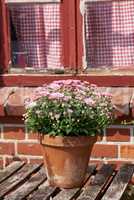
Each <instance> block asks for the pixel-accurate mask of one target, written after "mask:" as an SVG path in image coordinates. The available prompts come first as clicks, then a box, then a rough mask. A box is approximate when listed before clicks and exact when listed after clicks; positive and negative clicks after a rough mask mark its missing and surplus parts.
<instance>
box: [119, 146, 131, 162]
mask: <svg viewBox="0 0 134 200" xmlns="http://www.w3.org/2000/svg"><path fill="white" fill-rule="evenodd" d="M121 158H127V159H134V145H122V146H121Z"/></svg>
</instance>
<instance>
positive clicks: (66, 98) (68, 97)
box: [63, 96, 71, 101]
mask: <svg viewBox="0 0 134 200" xmlns="http://www.w3.org/2000/svg"><path fill="white" fill-rule="evenodd" d="M70 99H71V96H65V97H64V99H63V100H64V101H69V100H70Z"/></svg>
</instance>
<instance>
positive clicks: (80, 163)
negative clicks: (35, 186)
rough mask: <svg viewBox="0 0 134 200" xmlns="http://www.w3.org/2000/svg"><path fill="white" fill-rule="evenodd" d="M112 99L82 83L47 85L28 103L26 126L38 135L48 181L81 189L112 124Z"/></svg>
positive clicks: (69, 82)
mask: <svg viewBox="0 0 134 200" xmlns="http://www.w3.org/2000/svg"><path fill="white" fill-rule="evenodd" d="M112 113H113V106H112V103H111V95H109V94H106V93H101V92H100V91H99V89H98V87H97V86H96V85H89V83H88V82H85V81H80V80H59V81H54V82H52V83H50V84H44V85H43V86H42V87H39V88H37V89H36V90H35V92H34V94H33V96H32V97H31V98H29V99H28V100H27V101H26V113H25V122H26V125H27V127H28V129H29V130H30V131H32V132H38V133H39V135H40V136H41V137H40V141H41V146H42V150H43V156H44V162H45V167H46V172H47V176H48V181H49V183H50V184H51V185H56V186H59V187H63V188H72V187H78V186H80V185H81V184H82V183H83V181H84V178H85V174H86V170H87V167H88V161H89V157H90V154H91V150H92V147H93V145H94V143H95V142H96V140H97V135H98V134H99V133H102V131H103V129H104V128H105V127H106V126H108V125H109V124H110V123H111V122H112V118H113V117H112V116H113V114H112Z"/></svg>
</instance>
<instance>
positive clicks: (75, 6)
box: [0, 0, 134, 87]
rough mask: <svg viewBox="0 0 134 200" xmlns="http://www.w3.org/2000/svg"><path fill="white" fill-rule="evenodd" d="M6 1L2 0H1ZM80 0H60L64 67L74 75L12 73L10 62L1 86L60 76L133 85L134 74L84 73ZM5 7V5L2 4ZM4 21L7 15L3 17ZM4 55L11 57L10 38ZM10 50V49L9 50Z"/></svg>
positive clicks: (36, 83) (38, 82) (0, 77)
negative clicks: (9, 67)
mask: <svg viewBox="0 0 134 200" xmlns="http://www.w3.org/2000/svg"><path fill="white" fill-rule="evenodd" d="M0 1H3V0H0ZM80 1H81V0H61V15H62V20H61V26H62V28H63V30H64V39H63V40H64V47H63V55H64V58H63V60H64V66H65V67H66V68H68V67H69V68H71V69H73V70H74V73H73V74H63V75H51V74H9V73H7V71H8V66H7V65H8V62H5V65H4V66H3V72H4V74H2V75H0V86H39V85H41V84H43V83H44V82H50V81H52V80H58V79H68V78H73V79H81V80H87V81H89V82H90V83H95V84H97V85H99V86H121V87H123V86H130V87H133V86H134V74H129V75H128V74H126V75H124V74H122V75H119V74H101V73H98V74H97V73H95V74H90V73H87V74H85V72H83V67H82V65H83V63H82V57H83V35H82V33H83V30H82V21H83V20H82V15H81V14H80ZM3 9H4V10H6V5H5V4H3ZM4 16H6V17H7V13H6V12H3V17H4ZM4 20H5V18H4ZM7 24H8V22H7V21H6V20H5V21H4V23H2V25H3V31H4V30H6V32H7V33H8V26H7ZM6 39H7V43H6V46H5V51H4V54H5V57H6V58H7V60H9V46H10V45H9V39H8V35H7V37H6ZM6 49H7V50H6Z"/></svg>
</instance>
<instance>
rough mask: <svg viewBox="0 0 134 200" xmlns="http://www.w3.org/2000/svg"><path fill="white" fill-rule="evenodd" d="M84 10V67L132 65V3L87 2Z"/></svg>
mask: <svg viewBox="0 0 134 200" xmlns="http://www.w3.org/2000/svg"><path fill="white" fill-rule="evenodd" d="M85 7H86V14H85V40H86V57H87V65H88V66H90V67H95V68H96V67H98V68H102V67H109V68H110V67H119V68H121V67H126V66H127V67H128V66H129V67H132V66H134V1H125V0H124V1H109V2H108V1H107V2H106V1H103V2H99V1H97V2H91V1H90V2H86V3H85Z"/></svg>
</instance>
